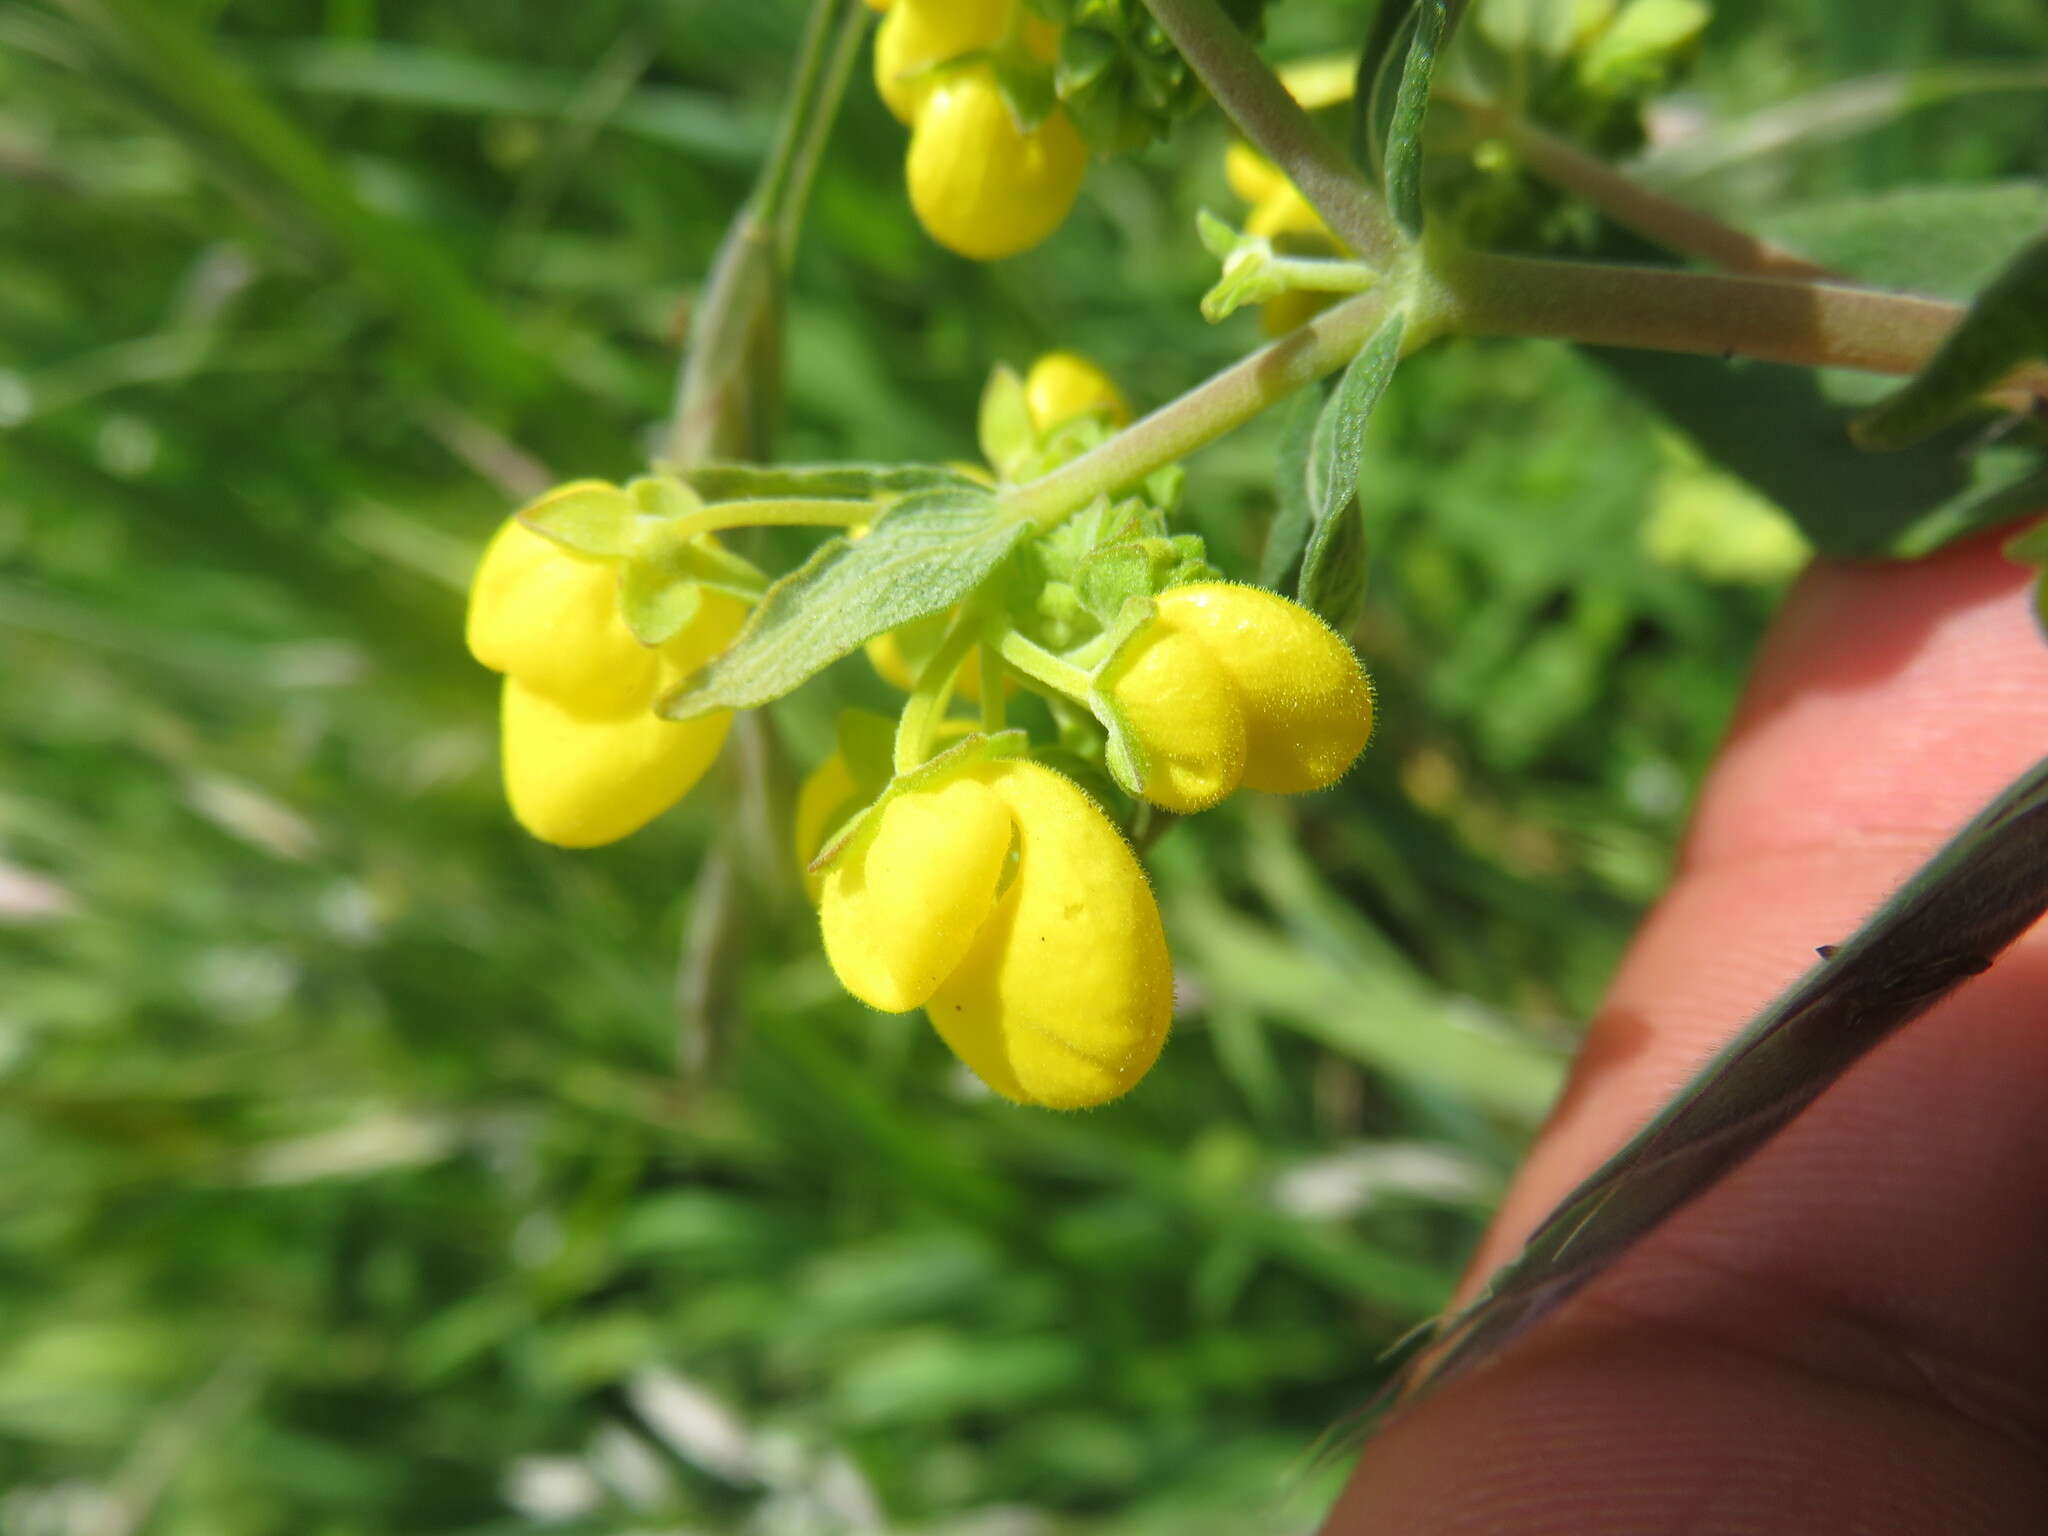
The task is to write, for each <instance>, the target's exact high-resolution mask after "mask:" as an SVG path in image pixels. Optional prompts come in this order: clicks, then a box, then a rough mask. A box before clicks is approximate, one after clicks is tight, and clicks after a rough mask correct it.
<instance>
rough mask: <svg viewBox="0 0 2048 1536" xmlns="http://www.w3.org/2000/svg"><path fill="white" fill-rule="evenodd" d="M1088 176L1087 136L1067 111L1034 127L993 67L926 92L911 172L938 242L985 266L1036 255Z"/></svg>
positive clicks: (917, 206) (914, 198) (968, 71)
mask: <svg viewBox="0 0 2048 1536" xmlns="http://www.w3.org/2000/svg"><path fill="white" fill-rule="evenodd" d="M1087 171H1088V150H1087V146H1086V145H1084V144H1083V143H1082V142H1081V135H1080V134H1079V133H1077V132H1075V130H1074V125H1073V124H1072V123H1070V122H1069V121H1067V116H1066V114H1065V113H1064V112H1062V111H1060V110H1059V109H1058V108H1057V107H1055V108H1053V109H1052V110H1051V111H1050V112H1048V113H1047V114H1046V116H1045V118H1044V120H1043V121H1041V122H1040V123H1039V124H1038V125H1037V126H1036V127H1033V128H1028V129H1027V128H1025V127H1023V126H1022V125H1021V124H1020V123H1019V122H1018V121H1017V118H1016V115H1015V114H1014V113H1013V112H1012V111H1011V110H1010V105H1009V103H1008V102H1006V101H1004V100H1003V95H1002V92H1001V91H1000V90H999V89H997V86H996V79H995V75H994V74H993V73H992V72H991V71H990V70H989V68H988V67H987V66H986V65H974V66H970V67H967V68H963V69H959V70H956V71H954V72H952V73H950V74H947V75H945V76H944V77H942V78H941V79H939V80H938V82H937V83H936V84H934V85H933V86H932V87H931V88H930V89H929V90H928V91H927V92H926V93H925V95H924V98H923V101H922V104H921V105H920V106H919V108H918V113H917V124H916V126H915V127H914V128H912V129H911V131H910V152H909V155H908V156H907V158H906V159H905V161H904V173H905V176H906V177H907V179H908V181H909V184H910V206H911V207H912V209H914V210H915V211H916V213H917V217H918V220H919V222H920V223H922V224H923V225H924V227H925V231H926V232H927V233H928V234H930V236H931V237H932V238H933V239H934V240H936V241H938V242H939V244H941V245H943V246H945V247H946V248H947V249H948V250H952V251H957V252H959V253H960V254H961V255H962V256H971V257H973V258H974V259H975V260H977V261H995V260H998V259H999V258H1001V257H1004V256H1014V255H1016V254H1017V253H1018V252H1019V251H1028V250H1029V249H1031V247H1032V246H1034V245H1036V244H1038V242H1039V241H1041V240H1043V239H1044V238H1045V237H1046V236H1047V235H1049V234H1051V233H1052V232H1053V231H1054V230H1056V229H1058V228H1059V227H1060V224H1061V223H1062V222H1063V221H1064V220H1065V219H1066V216H1067V213H1068V210H1070V209H1071V208H1072V207H1073V206H1074V199H1075V198H1076V197H1077V196H1079V195H1080V191H1081V182H1082V179H1083V178H1084V177H1085V176H1086V174H1087Z"/></svg>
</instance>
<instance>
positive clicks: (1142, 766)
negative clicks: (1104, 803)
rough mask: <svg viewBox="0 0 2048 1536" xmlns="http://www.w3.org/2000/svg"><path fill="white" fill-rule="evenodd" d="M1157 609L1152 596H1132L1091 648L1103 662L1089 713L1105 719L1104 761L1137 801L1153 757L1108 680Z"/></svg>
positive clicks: (1094, 677) (1096, 675)
mask: <svg viewBox="0 0 2048 1536" xmlns="http://www.w3.org/2000/svg"><path fill="white" fill-rule="evenodd" d="M1154 611H1155V609H1154V607H1153V603H1152V599H1151V598H1150V597H1134V598H1132V599H1131V600H1130V601H1129V602H1127V603H1125V604H1124V607H1123V611H1122V612H1121V613H1119V614H1118V615H1117V616H1116V619H1115V621H1114V622H1113V623H1112V624H1111V625H1110V626H1109V629H1108V631H1107V633H1106V634H1105V636H1104V638H1103V641H1102V642H1099V643H1098V644H1097V645H1094V646H1090V647H1089V649H1090V650H1091V651H1097V650H1099V651H1100V653H1101V655H1102V661H1101V663H1100V664H1099V665H1098V666H1096V667H1095V669H1094V670H1093V672H1092V674H1091V681H1090V685H1089V689H1088V710H1089V713H1090V714H1092V715H1094V716H1095V718H1096V719H1097V720H1099V721H1101V722H1102V729H1103V732H1104V741H1103V749H1102V763H1103V766H1104V767H1105V768H1107V769H1108V770H1109V776H1110V777H1111V778H1113V779H1115V780H1116V783H1117V787H1118V788H1119V789H1121V790H1123V792H1124V793H1125V794H1127V795H1129V796H1130V797H1131V798H1132V799H1133V800H1142V799H1144V798H1145V776H1146V773H1147V771H1148V770H1149V769H1150V767H1151V760H1150V758H1149V757H1148V756H1147V755H1146V752H1145V743H1144V741H1143V740H1142V739H1141V738H1140V737H1139V735H1138V733H1137V732H1136V731H1134V730H1132V729H1131V723H1130V721H1129V720H1127V719H1125V718H1124V712H1123V709H1122V707H1121V706H1120V705H1119V704H1118V703H1117V701H1116V698H1115V695H1114V694H1112V693H1111V692H1110V690H1109V688H1108V687H1107V686H1106V680H1108V679H1113V678H1114V677H1115V675H1116V671H1117V663H1118V661H1119V660H1121V659H1122V656H1123V652H1124V648H1125V647H1126V646H1128V645H1129V644H1130V643H1131V641H1132V639H1133V638H1134V637H1135V636H1136V635H1137V634H1138V632H1139V631H1140V630H1142V629H1143V628H1144V627H1145V626H1146V625H1147V624H1149V623H1151V621H1152V615H1153V613H1154Z"/></svg>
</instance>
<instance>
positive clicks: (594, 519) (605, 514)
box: [519, 480, 640, 557]
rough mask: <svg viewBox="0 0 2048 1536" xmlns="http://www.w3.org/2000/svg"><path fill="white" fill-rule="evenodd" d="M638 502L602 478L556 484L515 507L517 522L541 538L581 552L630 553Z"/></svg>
mask: <svg viewBox="0 0 2048 1536" xmlns="http://www.w3.org/2000/svg"><path fill="white" fill-rule="evenodd" d="M639 516H640V508H639V503H638V502H637V501H635V500H634V498H633V497H632V496H630V495H628V494H627V493H626V492H625V491H622V490H620V489H619V488H618V487H617V486H616V485H608V484H606V483H605V482H604V481H602V480H575V481H571V482H570V483H569V484H568V485H558V486H556V487H555V488H554V489H553V490H552V491H549V492H548V493H547V494H546V495H545V496H543V497H541V498H540V500H538V501H536V502H532V503H530V504H529V505H527V506H524V507H522V508H520V509H519V521H520V522H522V523H524V524H525V525H526V526H527V527H528V528H530V529H532V530H533V531H534V532H535V533H537V534H539V535H540V536H541V537H542V538H546V539H553V540H554V541H555V542H556V543H557V544H560V545H561V546H562V547H563V548H565V549H573V550H575V551H576V552H577V553H578V554H582V555H600V556H614V557H615V556H620V555H625V554H629V553H631V551H632V549H633V543H634V540H635V538H636V537H637V535H638V524H639Z"/></svg>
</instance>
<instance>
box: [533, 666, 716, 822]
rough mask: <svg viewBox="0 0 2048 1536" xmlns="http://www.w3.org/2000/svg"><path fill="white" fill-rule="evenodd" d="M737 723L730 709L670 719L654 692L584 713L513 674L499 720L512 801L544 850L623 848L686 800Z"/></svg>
mask: <svg viewBox="0 0 2048 1536" xmlns="http://www.w3.org/2000/svg"><path fill="white" fill-rule="evenodd" d="M671 676H672V678H673V681H674V682H680V681H681V680H682V679H681V677H680V676H677V675H674V674H671ZM731 724H732V715H731V714H730V713H726V712H721V713H719V714H715V715H704V716H701V717H700V718H698V719H695V720H682V721H675V720H664V719H662V718H661V717H660V716H659V715H657V714H655V713H654V695H653V693H652V691H650V693H649V695H648V697H647V698H646V699H645V700H644V701H643V702H642V704H641V707H640V708H638V709H634V710H628V711H627V712H626V713H624V714H619V715H583V714H577V713H576V712H574V711H572V710H570V709H568V708H567V707H565V706H564V705H562V704H561V703H559V702H558V701H557V700H555V699H554V698H553V697H551V696H549V695H548V694H544V693H540V692H537V691H536V690H534V689H533V688H531V687H529V686H528V685H527V684H525V683H524V682H522V681H520V680H519V679H518V678H516V677H508V678H506V679H505V700H504V710H503V714H502V717H501V725H502V731H503V736H504V747H503V750H504V756H505V798H506V799H507V800H508V801H509V802H510V803H511V806H512V814H513V815H514V816H515V817H517V818H518V820H519V824H520V825H521V826H522V827H524V828H526V830H527V831H528V832H531V833H532V834H533V835H534V836H535V837H537V838H539V839H540V840H541V841H542V842H544V843H554V844H556V845H558V846H560V847H563V848H595V847H597V846H599V845H600V844H603V843H612V842H617V841H618V840H619V839H620V838H622V837H628V836H630V835H631V834H633V833H635V832H637V831H639V830H640V829H641V828H642V827H644V826H646V825H647V823H648V822H650V821H652V820H653V819H654V818H655V817H657V816H659V815H660V814H661V813H662V812H663V811H665V810H667V809H668V808H669V807H670V806H672V805H674V804H675V803H676V802H677V801H678V800H680V799H682V797H683V796H684V795H686V794H688V793H689V791H690V788H691V786H693V785H694V784H695V783H696V782H697V781H698V780H699V779H701V778H702V777H703V776H704V770H705V769H707V768H709V767H710V766H711V760H712V759H713V758H715V757H716V756H718V749H719V748H720V747H721V746H723V745H724V744H725V733H726V730H727V728H728V727H729V726H730V725H731Z"/></svg>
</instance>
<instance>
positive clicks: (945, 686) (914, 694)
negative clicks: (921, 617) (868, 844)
mask: <svg viewBox="0 0 2048 1536" xmlns="http://www.w3.org/2000/svg"><path fill="white" fill-rule="evenodd" d="M981 624H982V618H981V615H980V614H979V613H978V612H976V605H975V604H974V603H972V602H969V603H967V604H965V605H964V606H963V607H962V608H961V609H960V611H959V612H958V613H956V614H955V615H953V622H952V624H951V626H950V627H949V628H948V629H947V630H946V637H945V638H944V639H943V640H941V641H940V642H939V648H938V649H937V650H936V651H934V652H932V654H931V659H930V660H928V661H927V662H925V664H924V666H923V668H922V669H921V670H920V671H919V672H918V674H917V686H916V688H914V689H912V690H911V694H910V700H909V702H908V703H906V704H905V705H904V706H903V713H902V715H901V716H900V717H899V718H898V720H897V722H896V746H895V752H894V754H893V761H894V766H895V769H896V772H897V773H898V774H899V775H901V774H906V773H909V772H910V771H911V770H912V769H914V768H919V767H922V766H923V765H924V763H925V762H926V760H927V759H929V758H930V757H931V755H932V742H933V740H934V739H935V738H936V737H937V735H938V730H939V722H940V721H942V720H944V719H945V718H946V707H947V705H949V704H951V703H952V702H953V686H954V683H955V682H956V681H957V680H958V678H959V676H960V668H961V666H962V665H964V664H965V662H966V660H967V656H968V653H969V652H970V651H972V650H973V649H974V648H975V646H977V645H979V644H980V643H981Z"/></svg>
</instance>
